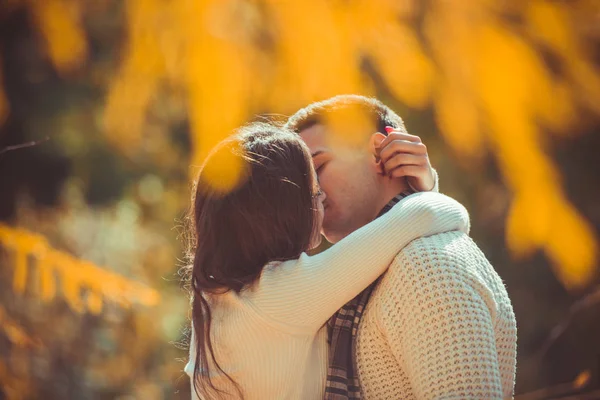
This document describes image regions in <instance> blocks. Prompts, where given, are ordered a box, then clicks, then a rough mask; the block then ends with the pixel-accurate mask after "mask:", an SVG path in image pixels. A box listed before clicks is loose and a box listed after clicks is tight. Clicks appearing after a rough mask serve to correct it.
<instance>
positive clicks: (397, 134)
mask: <svg viewBox="0 0 600 400" xmlns="http://www.w3.org/2000/svg"><path fill="white" fill-rule="evenodd" d="M386 132H387V137H386V138H385V140H384V141H383V142H382V143H381V144H380V145H379V146H380V147H381V148H384V147H385V146H387V144H388V143H389V142H391V141H393V140H406V141H409V142H415V143H421V138H420V137H419V136H416V135H411V134H409V133H406V132H401V131H397V130H393V128H390V127H388V128H386Z"/></svg>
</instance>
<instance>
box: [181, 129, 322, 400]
mask: <svg viewBox="0 0 600 400" xmlns="http://www.w3.org/2000/svg"><path fill="white" fill-rule="evenodd" d="M232 155H233V156H235V157H239V158H240V159H241V160H242V161H243V165H244V168H243V169H242V172H241V173H242V175H241V178H240V181H239V182H238V184H237V185H236V186H235V187H234V188H233V189H231V190H229V191H223V190H222V189H219V188H218V187H216V186H215V184H214V182H212V181H211V180H213V179H214V176H215V174H214V171H215V168H218V167H219V165H216V164H218V163H219V161H218V160H223V159H226V158H227V157H230V158H231V156H232ZM211 163H212V165H211ZM311 169H312V161H311V156H310V152H309V150H308V148H307V147H306V145H305V144H304V143H303V142H302V140H301V138H300V137H299V136H298V135H296V134H294V133H293V132H291V131H288V130H285V129H282V128H278V127H275V126H272V125H269V124H265V123H253V124H250V125H247V126H245V127H243V128H241V129H240V130H239V131H237V133H236V134H234V135H232V136H231V137H230V138H228V139H226V140H225V141H224V142H222V143H221V144H220V145H219V146H217V148H216V149H215V150H214V151H213V152H212V153H211V154H210V155H209V156H208V158H207V160H206V161H205V163H204V164H203V166H202V168H201V170H200V173H199V176H198V179H197V182H196V187H195V190H194V191H193V192H194V193H193V196H192V204H193V208H192V210H191V213H190V218H189V222H190V225H191V227H190V228H191V229H190V232H189V233H190V235H189V237H190V239H191V240H190V245H189V248H188V258H189V260H190V264H191V265H190V267H188V268H189V270H188V271H187V272H188V273H187V275H188V278H189V284H190V289H191V296H192V329H194V332H195V337H196V363H195V366H194V389H195V391H196V393H200V392H201V393H202V395H203V396H205V397H210V392H222V390H220V389H218V388H217V387H215V385H214V384H213V382H212V381H211V378H210V374H209V358H208V357H210V363H211V365H213V366H215V367H216V368H217V369H218V370H219V371H220V373H222V374H223V375H225V376H226V377H227V378H228V379H229V380H230V381H231V382H232V383H233V384H234V386H235V387H236V388H237V391H238V394H239V395H240V396H242V393H241V390H240V388H239V386H238V385H237V384H236V382H235V381H234V380H233V379H232V378H231V377H230V376H229V375H227V373H225V371H223V369H222V368H221V366H220V365H219V363H218V362H217V360H216V359H215V354H214V351H213V346H212V342H211V340H210V329H211V328H210V327H211V310H210V307H209V303H208V302H207V299H206V298H205V297H204V296H203V294H206V293H223V292H226V291H229V290H234V291H236V292H240V291H241V290H242V289H243V288H244V287H245V286H247V285H249V284H251V283H253V282H254V281H256V280H257V279H258V278H259V276H260V274H261V272H262V269H263V267H264V266H265V265H266V264H267V263H269V262H271V261H285V260H290V259H295V258H298V257H299V256H300V254H301V253H302V252H304V251H306V250H308V249H309V247H310V244H311V240H312V239H313V237H314V235H318V231H317V229H318V227H317V226H316V223H315V221H316V217H315V208H316V207H315V205H314V200H313V199H314V190H315V189H314V188H315V187H316V186H317V183H316V182H314V175H313V172H312V171H311ZM207 170H210V171H211V173H209V174H207V173H206V171H207Z"/></svg>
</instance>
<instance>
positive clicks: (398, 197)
mask: <svg viewBox="0 0 600 400" xmlns="http://www.w3.org/2000/svg"><path fill="white" fill-rule="evenodd" d="M414 193H415V192H414V191H412V190H411V189H407V190H405V191H404V192H402V193H400V194H397V195H396V196H394V197H393V198H392V199H391V200H390V201H389V202H388V203H387V204H386V205H385V206H384V207H383V208H382V209H381V211H379V214H377V218H379V217H381V216H382V215H383V214H385V213H386V212H388V211H390V210H391V209H392V207H394V206H395V205H396V204H398V203H399V202H400V200H402V199H403V198H405V197H407V196H410V195H411V194H414Z"/></svg>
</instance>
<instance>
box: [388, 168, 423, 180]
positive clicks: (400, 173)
mask: <svg viewBox="0 0 600 400" xmlns="http://www.w3.org/2000/svg"><path fill="white" fill-rule="evenodd" d="M427 168H428V167H426V166H424V165H401V166H399V167H396V168H395V169H394V170H392V171H389V172H388V176H389V177H390V178H401V177H409V178H410V177H419V176H422V175H423V174H425V173H427Z"/></svg>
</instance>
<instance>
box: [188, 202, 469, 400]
mask: <svg viewBox="0 0 600 400" xmlns="http://www.w3.org/2000/svg"><path fill="white" fill-rule="evenodd" d="M468 229H469V218H468V213H467V211H466V210H465V208H464V207H463V206H462V205H460V204H459V203H458V202H456V201H455V200H453V199H451V198H449V197H447V196H444V195H442V194H438V193H432V192H427V193H418V194H414V195H412V196H409V197H407V198H405V199H404V200H402V201H401V202H400V203H398V204H397V205H396V206H395V207H393V208H392V210H390V211H389V212H388V213H387V214H386V215H384V216H382V217H380V218H378V219H376V220H374V221H373V222H371V223H369V224H367V225H366V226H364V227H362V228H360V229H358V230H357V231H355V232H353V233H352V234H350V235H349V236H348V237H346V238H344V239H343V240H341V241H340V242H339V243H337V244H336V245H335V246H333V247H331V248H330V249H328V250H326V251H324V252H322V253H320V254H318V255H315V256H309V255H307V254H302V255H301V256H300V258H299V259H297V260H290V261H286V262H277V263H271V264H269V265H267V266H265V268H264V269H263V272H262V274H261V276H260V278H259V279H258V281H256V282H255V283H254V284H253V285H251V286H250V287H248V288H246V289H244V290H242V291H241V292H240V293H235V292H232V291H230V292H227V293H225V294H219V295H209V296H207V299H208V301H209V302H210V305H211V311H212V317H213V322H212V328H211V337H212V341H213V346H214V349H215V356H216V359H217V361H218V362H219V364H220V365H221V367H222V368H223V369H224V370H225V371H226V372H227V373H228V374H229V375H230V376H231V377H232V378H233V379H234V380H235V381H236V382H237V383H238V385H239V387H240V388H241V390H242V392H243V395H244V398H245V399H246V400H252V399H261V400H262V399H302V400H310V399H321V398H322V397H323V392H324V385H325V377H326V372H327V334H326V330H325V328H324V324H325V322H326V321H327V320H328V319H329V318H330V317H331V316H332V315H333V314H334V313H335V312H336V311H337V310H338V309H339V308H340V307H341V306H342V305H344V304H345V303H346V302H348V301H349V300H351V299H352V298H353V297H355V296H356V295H357V294H358V293H360V292H361V291H362V290H363V289H364V288H366V287H367V286H368V285H369V284H370V283H371V282H373V281H374V280H375V279H376V278H377V277H378V276H380V275H381V274H382V273H383V272H384V271H385V270H386V268H387V267H388V266H389V265H390V263H391V262H392V260H393V259H394V257H395V256H396V255H397V254H398V252H399V251H400V250H401V249H402V248H404V247H405V246H406V245H408V244H409V243H410V242H411V241H413V240H414V239H416V238H419V237H424V236H430V235H434V234H438V233H442V232H450V231H462V232H468ZM249 234H251V232H249ZM223 245H224V246H226V245H227V244H226V243H224V244H223ZM415 311H416V310H415ZM193 344H194V337H192V346H190V361H189V363H188V364H187V365H186V368H185V371H186V373H188V375H190V376H193V369H194V363H195V347H194V346H193ZM209 358H210V357H209ZM210 375H211V378H212V381H213V383H214V384H215V385H216V386H217V387H218V388H220V389H223V390H225V391H228V392H230V393H232V394H233V395H232V396H231V397H229V396H223V395H220V397H219V398H236V397H237V396H235V393H236V391H235V389H234V388H233V386H231V384H230V383H229V381H228V380H227V379H226V378H225V377H224V376H223V375H222V374H219V373H218V372H217V371H216V369H215V368H214V366H213V367H212V368H211V370H210ZM192 392H194V391H193V387H192ZM192 397H193V398H197V397H196V395H195V394H193V395H192Z"/></svg>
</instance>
